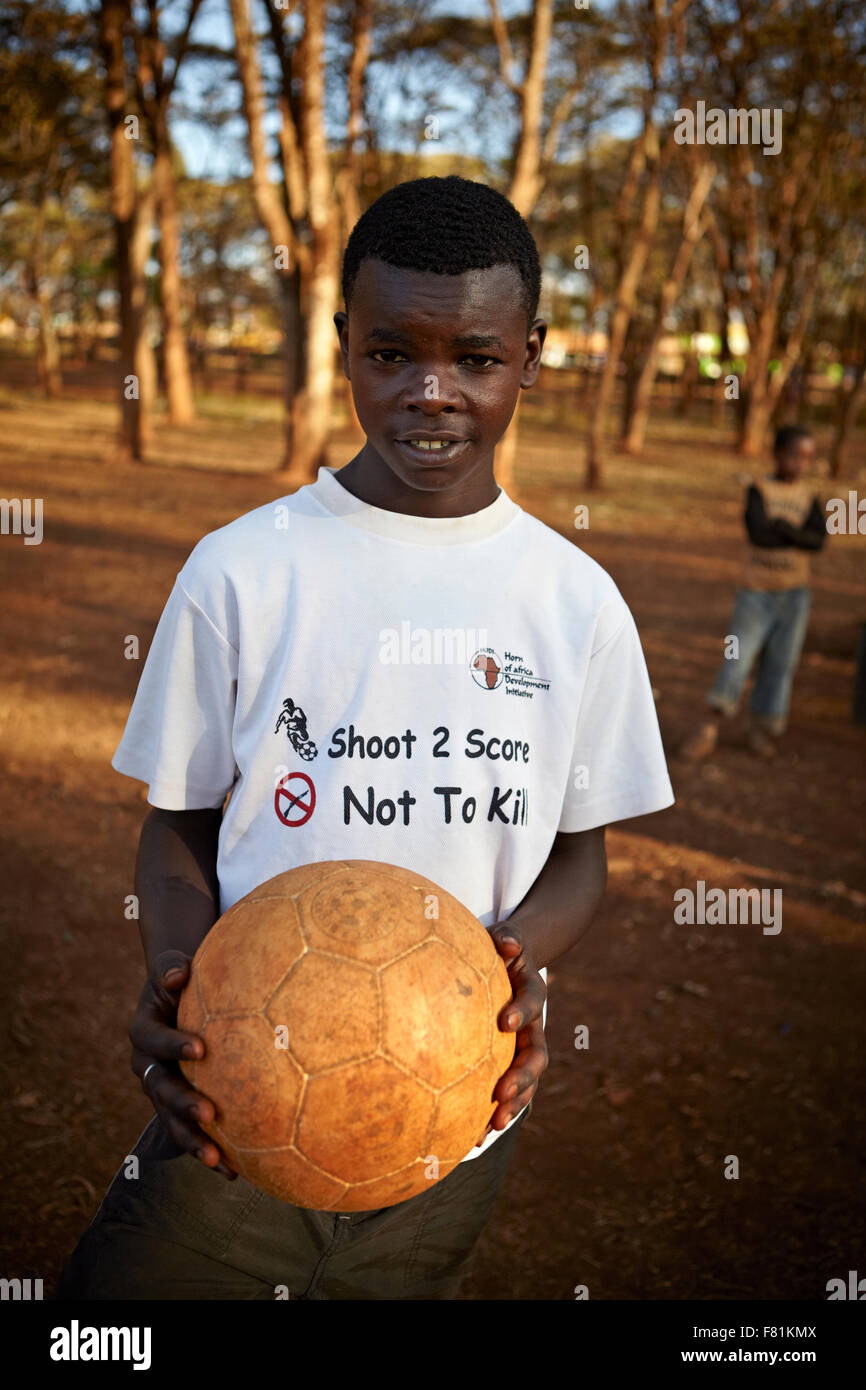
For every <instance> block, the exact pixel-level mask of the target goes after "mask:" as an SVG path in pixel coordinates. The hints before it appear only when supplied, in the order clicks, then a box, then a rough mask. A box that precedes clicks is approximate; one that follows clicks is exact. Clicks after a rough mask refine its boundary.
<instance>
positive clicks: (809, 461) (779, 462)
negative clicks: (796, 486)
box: [775, 437, 815, 483]
mask: <svg viewBox="0 0 866 1390" xmlns="http://www.w3.org/2000/svg"><path fill="white" fill-rule="evenodd" d="M775 459H776V477H777V478H781V479H782V481H783V482H786V483H792V482H794V481H796V479H797V478H800V477H802V475H803V474H804V473H808V471H809V469H810V468H811V467H812V465H813V464H814V462H815V441H814V439H811V438H809V437H807V438H805V439H795V440H794V442H793V444H789V445H788V447H787V449H785V450H784V452H783V453H781V454H776V455H775Z"/></svg>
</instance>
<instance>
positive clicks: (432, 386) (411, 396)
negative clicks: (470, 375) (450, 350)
mask: <svg viewBox="0 0 866 1390" xmlns="http://www.w3.org/2000/svg"><path fill="white" fill-rule="evenodd" d="M462 404H463V396H462V393H461V392H460V390H459V389H458V388H457V386H456V383H455V382H454V379H453V377H452V376H451V374H450V372H449V371H448V370H447V369H445V368H443V369H442V370H440V371H437V370H436V368H435V367H430V368H425V369H424V370H423V371H420V372H418V373H417V374H415V375H413V377H412V380H411V382H409V383H407V386H406V389H405V391H404V393H403V398H402V401H401V405H403V406H407V407H414V408H415V409H417V410H422V411H423V412H424V414H425V415H436V414H437V413H438V412H439V411H440V410H443V409H449V410H457V409H459V408H460V406H461V405H462Z"/></svg>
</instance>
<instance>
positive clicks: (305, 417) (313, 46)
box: [288, 0, 339, 483]
mask: <svg viewBox="0 0 866 1390" xmlns="http://www.w3.org/2000/svg"><path fill="white" fill-rule="evenodd" d="M324 39H325V0H307V5H306V27H305V31H304V37H303V40H302V42H301V45H300V54H299V58H300V68H301V72H300V76H301V80H302V84H303V86H302V94H301V104H300V110H301V148H302V150H303V155H304V164H305V167H306V171H307V202H308V209H309V223H310V228H311V231H312V245H311V257H310V266H309V275H308V277H307V285H306V294H305V295H303V298H302V302H303V303H304V308H305V311H306V327H307V332H306V340H305V349H306V354H305V363H304V367H305V371H304V387H303V391H302V392H301V394H300V395H299V396H298V397H296V399H295V403H294V416H295V429H294V439H293V448H292V456H291V459H290V462H289V469H288V472H289V476H290V477H292V478H297V479H298V482H299V483H306V482H310V481H312V480H314V479H315V476H316V473H317V471H318V469H319V467H320V466H321V465H322V464H323V463H325V462H326V459H327V453H326V450H327V441H328V435H329V432H330V428H331V407H332V403H333V394H334V369H335V366H336V352H337V337H336V333H335V330H334V310H335V308H336V304H337V287H338V279H339V239H338V219H337V204H336V199H335V196H334V189H333V185H332V180H331V170H330V165H329V160H328V145H327V140H326V136H325V69H324Z"/></svg>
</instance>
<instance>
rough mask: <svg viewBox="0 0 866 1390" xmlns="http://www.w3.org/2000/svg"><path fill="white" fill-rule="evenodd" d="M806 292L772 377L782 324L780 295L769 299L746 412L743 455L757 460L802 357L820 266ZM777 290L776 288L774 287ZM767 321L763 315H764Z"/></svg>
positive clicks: (807, 277)
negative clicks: (771, 363)
mask: <svg viewBox="0 0 866 1390" xmlns="http://www.w3.org/2000/svg"><path fill="white" fill-rule="evenodd" d="M803 279H804V282H805V289H804V290H803V294H802V297H801V300H800V308H799V311H798V314H797V320H796V323H795V324H794V327H793V329H792V330H791V333H790V336H789V338H788V341H787V343H786V344H785V350H784V352H783V354H782V358H781V361H780V363H779V367H778V370H777V371H775V372H774V373H773V376H772V377H771V376H770V375H769V372H768V370H767V369H768V365H769V359H770V347H771V344H772V342H773V339H774V337H775V330H776V325H777V322H778V317H777V313H776V312H775V311H776V310H777V309H778V295H775V297H772V296H768V298H769V299H770V303H769V305H768V309H769V310H771V311H772V312H771V314H770V323H771V327H766V328H765V326H764V324H763V322H762V324H761V328H760V331H759V338H758V359H757V364H756V375H755V376H754V377H753V378H752V391H751V394H750V396H749V404H748V408H747V410H746V419H745V423H744V426H743V437H742V440H741V443H740V452H741V453H742V454H744V455H745V456H746V457H747V458H753V457H754V456H755V455H756V454H758V453H760V451H761V449H762V448H763V446H764V437H765V435H766V433H767V429H768V426H769V424H770V420H771V419H772V416H773V412H774V410H775V408H776V405H777V403H778V400H779V397H780V396H781V393H782V388H783V387H784V385H785V382H786V381H787V379H788V376H789V374H790V371H791V368H792V367H793V365H794V363H795V362H796V361H797V358H798V357H799V355H800V349H801V347H802V345H803V338H804V336H805V333H806V328H807V326H808V323H809V315H810V313H811V311H812V304H813V302H814V299H815V291H816V288H817V284H818V279H817V267H816V266H815V265H812V264H810V265H808V266H807V267H806V268H805V270H804V273H803ZM774 288H775V287H774ZM762 319H763V316H762Z"/></svg>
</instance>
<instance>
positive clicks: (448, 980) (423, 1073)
mask: <svg viewBox="0 0 866 1390" xmlns="http://www.w3.org/2000/svg"><path fill="white" fill-rule="evenodd" d="M379 979H380V981H381V986H382V1009H383V1021H382V1042H383V1045H384V1047H385V1050H386V1052H387V1053H389V1054H390V1055H391V1056H392V1057H394V1058H396V1060H397V1061H398V1062H400V1063H402V1065H403V1066H405V1067H406V1069H407V1070H408V1071H410V1072H412V1074H413V1075H416V1076H420V1078H421V1079H422V1081H426V1082H428V1083H429V1085H431V1086H435V1087H437V1088H439V1087H442V1086H448V1085H450V1084H451V1082H453V1081H456V1080H457V1079H458V1077H460V1076H462V1075H463V1073H464V1072H465V1071H467V1070H468V1069H469V1068H470V1067H474V1066H475V1065H476V1063H477V1062H479V1061H480V1060H481V1058H482V1057H483V1055H484V1053H485V1051H486V1049H487V1047H488V1046H489V1042H490V1019H489V1007H490V1006H489V1002H488V995H487V987H486V985H485V983H484V980H483V979H482V978H481V976H480V975H479V974H478V972H477V971H476V970H474V969H473V968H472V966H471V965H469V964H468V963H467V962H466V961H465V960H464V959H463V958H462V957H461V956H459V955H458V954H457V952H456V951H454V950H452V949H451V947H450V946H446V945H445V943H444V942H443V941H438V940H434V941H425V942H424V944H423V945H421V946H418V947H416V949H415V950H414V951H410V952H409V954H408V955H405V956H401V958H400V959H399V960H396V961H394V963H393V964H392V965H385V966H383V967H382V969H381V970H380V971H379Z"/></svg>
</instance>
